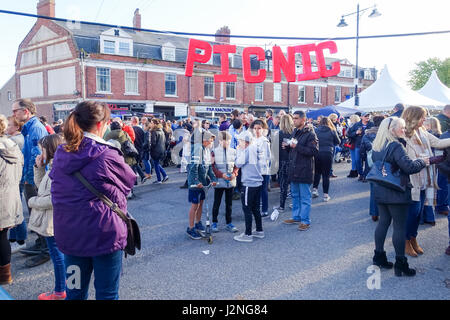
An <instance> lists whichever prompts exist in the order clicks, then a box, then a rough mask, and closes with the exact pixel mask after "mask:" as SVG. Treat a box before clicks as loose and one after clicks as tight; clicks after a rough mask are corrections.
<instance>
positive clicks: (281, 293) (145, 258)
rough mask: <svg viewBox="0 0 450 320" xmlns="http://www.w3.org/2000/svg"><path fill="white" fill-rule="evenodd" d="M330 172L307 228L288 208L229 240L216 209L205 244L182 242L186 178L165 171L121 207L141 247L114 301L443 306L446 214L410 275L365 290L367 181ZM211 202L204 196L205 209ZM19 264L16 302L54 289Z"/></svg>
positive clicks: (47, 269)
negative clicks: (434, 302) (245, 236)
mask: <svg viewBox="0 0 450 320" xmlns="http://www.w3.org/2000/svg"><path fill="white" fill-rule="evenodd" d="M334 170H335V173H336V174H337V175H338V178H335V179H332V182H331V187H330V196H331V198H332V200H331V201H330V202H323V200H322V191H321V187H320V190H319V192H320V197H319V198H317V199H314V200H313V206H312V210H311V220H312V224H311V228H310V229H309V230H308V231H306V232H301V231H298V230H297V226H296V225H284V224H282V220H283V219H285V218H289V217H290V215H291V211H290V210H286V212H285V213H283V214H280V217H279V218H278V220H277V221H275V222H273V221H271V220H270V219H268V218H265V219H263V228H264V231H265V234H266V237H265V238H264V239H255V240H254V242H253V243H240V242H237V241H234V240H233V236H234V235H235V234H231V233H229V232H228V231H225V230H224V227H225V222H224V203H222V206H221V211H220V215H219V227H220V228H221V231H220V232H219V233H216V234H214V241H213V243H212V244H208V243H207V242H206V241H204V240H191V239H189V238H188V237H187V235H186V227H187V223H188V222H187V221H188V220H187V219H188V218H187V216H188V210H189V203H188V202H187V190H186V189H179V186H180V185H182V184H183V182H184V179H185V176H186V175H185V174H181V173H178V171H177V169H175V168H170V169H169V170H168V172H169V176H170V179H169V180H168V181H167V182H166V183H164V184H162V185H154V184H152V183H151V182H147V183H146V184H144V185H140V186H138V187H137V188H136V195H137V198H136V199H134V200H131V201H130V202H129V210H130V212H131V213H132V214H133V215H134V217H135V218H136V220H137V221H138V223H139V225H140V228H141V233H142V241H143V243H142V244H143V249H142V250H141V251H139V252H138V253H137V254H136V255H135V256H133V257H128V258H127V259H124V263H123V275H122V278H121V283H120V292H119V295H120V299H127V300H141V299H144V300H160V299H164V300H166V299H168V300H172V299H174V300H179V299H182V300H191V299H194V300H215V299H225V300H228V299H237V300H239V299H250V300H253V299H268V300H271V299H289V300H305V299H367V300H374V299H388V300H397V299H441V300H446V299H447V300H448V299H449V297H450V256H447V255H445V253H444V251H445V248H446V247H447V245H448V229H447V228H448V227H447V225H448V223H447V218H446V217H443V216H439V217H437V223H436V226H434V227H431V226H428V225H424V226H420V229H419V236H418V241H419V243H420V244H421V246H422V247H423V249H424V250H425V254H424V255H423V256H420V257H418V258H409V259H408V260H409V262H410V265H411V266H412V267H414V268H416V269H417V275H416V276H415V277H413V278H407V277H402V278H398V277H395V276H394V271H393V270H382V271H381V274H380V277H379V279H380V281H379V289H377V288H375V289H372V290H370V289H369V288H368V285H367V280H368V278H369V277H371V276H374V275H373V274H372V273H367V268H368V267H369V266H370V265H371V261H372V256H373V249H374V241H373V237H374V230H375V227H376V223H375V222H373V221H372V220H371V218H370V216H369V214H368V207H369V192H368V190H369V185H368V184H364V183H362V182H358V181H356V179H349V178H346V175H347V174H348V170H349V164H346V163H341V164H336V165H335V166H334ZM153 179H154V178H153ZM152 181H153V180H152ZM278 199H279V189H272V191H271V192H270V193H269V204H270V206H269V207H270V208H272V207H273V206H276V205H278ZM212 200H213V194H212V192H211V194H210V197H209V203H210V205H209V207H210V208H211V207H212ZM288 203H290V200H289V202H288ZM233 223H234V224H235V225H236V226H237V227H238V228H239V229H240V231H243V230H244V217H243V213H242V209H241V202H240V201H233ZM391 236H392V230H390V231H389V233H388V237H387V240H386V245H385V249H386V251H387V255H388V258H389V259H390V260H391V261H393V260H394V259H395V254H394V249H393V246H392V241H391ZM206 253H207V254H206ZM25 259H26V257H25V256H23V255H21V254H20V253H18V254H15V255H13V259H12V266H13V276H14V283H13V284H12V285H9V286H5V287H4V288H5V289H6V290H7V291H8V292H9V293H10V294H11V296H12V297H13V298H14V299H18V300H35V299H37V296H38V295H39V294H40V293H42V292H44V291H50V290H52V288H53V282H54V276H53V265H52V263H51V262H48V263H46V264H44V265H41V266H38V267H35V268H32V269H28V268H25V267H24V262H25ZM370 283H372V284H373V283H376V282H370ZM91 287H92V290H90V295H89V297H90V299H94V298H95V295H94V288H93V281H91Z"/></svg>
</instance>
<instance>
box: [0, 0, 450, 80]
mask: <svg viewBox="0 0 450 320" xmlns="http://www.w3.org/2000/svg"><path fill="white" fill-rule="evenodd" d="M37 2H38V0H20V1H8V0H0V9H3V10H10V11H20V12H26V13H33V14H36V4H37ZM358 3H359V5H360V10H362V9H364V8H369V7H372V6H373V5H376V6H377V9H378V11H379V12H380V13H381V16H379V17H376V18H369V17H368V16H369V14H370V12H371V10H367V11H366V12H364V13H362V15H361V16H360V26H359V35H360V36H365V35H379V34H398V33H415V32H430V31H443V30H450V18H449V12H450V1H448V0H427V1H423V0H377V1H368V0H360V1H353V0H340V1H337V0H313V1H299V0H277V1H273V0H227V1H217V0H189V1H188V0H127V1H124V0H76V1H75V0H56V17H59V18H68V19H76V20H84V21H92V22H101V23H108V24H114V25H124V26H132V21H133V14H134V11H135V9H136V8H139V11H140V13H141V16H142V28H148V29H156V30H167V31H184V32H198V33H211V34H214V33H215V32H216V31H217V30H218V29H219V28H220V27H222V26H228V27H229V28H230V30H231V34H236V35H256V36H289V37H326V38H332V37H352V36H356V14H353V15H351V16H348V17H346V18H345V20H346V22H347V24H348V26H347V27H344V28H338V27H337V24H338V23H339V21H340V19H341V16H342V15H345V14H349V13H353V12H355V11H356V8H357V4H358ZM35 22H36V19H35V18H28V17H19V16H11V15H6V14H3V13H0V35H1V37H0V39H1V40H3V41H2V50H0V87H2V86H3V84H4V83H6V82H7V81H8V80H9V78H10V77H11V76H12V75H13V74H14V70H15V67H14V65H15V60H16V55H17V48H18V46H19V44H20V43H21V41H22V40H23V39H24V38H25V36H26V35H27V34H28V32H29V31H30V29H31V28H32V26H33V25H34V23H35ZM211 40H213V39H211ZM311 42H313V41H298V40H293V41H286V40H271V39H266V40H257V39H238V38H232V39H231V43H232V44H237V45H243V46H251V45H257V46H261V47H272V46H273V45H275V44H277V45H280V46H288V45H298V44H306V43H311ZM336 43H337V48H338V52H337V53H336V54H333V55H328V56H330V57H336V58H341V59H343V58H346V59H348V60H349V61H350V62H351V63H355V62H356V41H355V40H342V41H336ZM326 55H327V52H326ZM433 57H437V58H440V59H445V58H448V57H450V33H447V34H439V35H427V36H413V37H400V38H385V39H360V41H359V58H358V60H359V63H358V64H359V66H360V67H361V66H362V67H367V68H376V69H377V70H378V71H380V70H382V69H383V68H384V66H385V65H387V67H388V68H389V72H390V73H391V75H392V77H393V78H394V79H395V80H397V81H398V82H399V83H400V84H402V85H405V86H406V85H407V81H408V80H409V78H410V77H409V72H410V71H411V70H412V69H414V68H415V66H416V63H418V62H420V61H424V60H427V59H429V58H433Z"/></svg>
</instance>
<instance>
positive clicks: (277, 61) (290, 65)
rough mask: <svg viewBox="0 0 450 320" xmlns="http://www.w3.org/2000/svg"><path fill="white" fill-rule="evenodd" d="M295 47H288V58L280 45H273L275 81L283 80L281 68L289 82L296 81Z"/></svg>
mask: <svg viewBox="0 0 450 320" xmlns="http://www.w3.org/2000/svg"><path fill="white" fill-rule="evenodd" d="M293 48H295V47H288V60H286V58H285V57H284V54H283V52H282V51H281V48H280V47H277V46H275V47H273V49H272V56H273V58H272V59H273V82H280V81H281V69H283V73H284V76H285V77H286V80H287V81H288V82H295V51H294V50H293Z"/></svg>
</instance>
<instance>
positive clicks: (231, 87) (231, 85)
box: [226, 82, 236, 99]
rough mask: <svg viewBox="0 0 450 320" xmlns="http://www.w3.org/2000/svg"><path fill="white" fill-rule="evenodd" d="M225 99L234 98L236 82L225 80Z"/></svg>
mask: <svg viewBox="0 0 450 320" xmlns="http://www.w3.org/2000/svg"><path fill="white" fill-rule="evenodd" d="M226 98H227V99H236V83H235V82H227V94H226Z"/></svg>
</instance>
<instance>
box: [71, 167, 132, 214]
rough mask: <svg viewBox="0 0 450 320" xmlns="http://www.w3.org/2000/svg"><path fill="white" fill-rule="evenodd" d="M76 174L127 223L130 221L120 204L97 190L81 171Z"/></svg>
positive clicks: (75, 174)
mask: <svg viewBox="0 0 450 320" xmlns="http://www.w3.org/2000/svg"><path fill="white" fill-rule="evenodd" d="M74 176H75V177H77V178H78V180H80V182H81V183H82V184H83V185H84V186H85V187H86V188H87V189H88V190H89V191H91V192H92V193H93V194H95V195H96V196H97V198H99V199H100V200H101V201H102V202H103V203H104V204H106V205H107V206H108V207H109V208H111V210H113V211H114V212H115V213H116V214H117V215H118V216H119V217H120V218H121V219H122V220H123V221H125V222H126V223H127V222H128V218H127V216H126V215H125V214H124V213H123V211H122V210H120V208H119V206H118V205H117V204H116V203H114V202H112V201H111V200H110V199H109V198H108V197H107V196H105V195H104V194H103V193H100V192H99V191H97V190H96V189H95V188H94V187H93V186H92V185H91V184H90V183H89V182H88V181H87V180H86V179H85V178H84V177H83V176H82V175H81V173H80V171H77V172H75V173H74Z"/></svg>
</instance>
